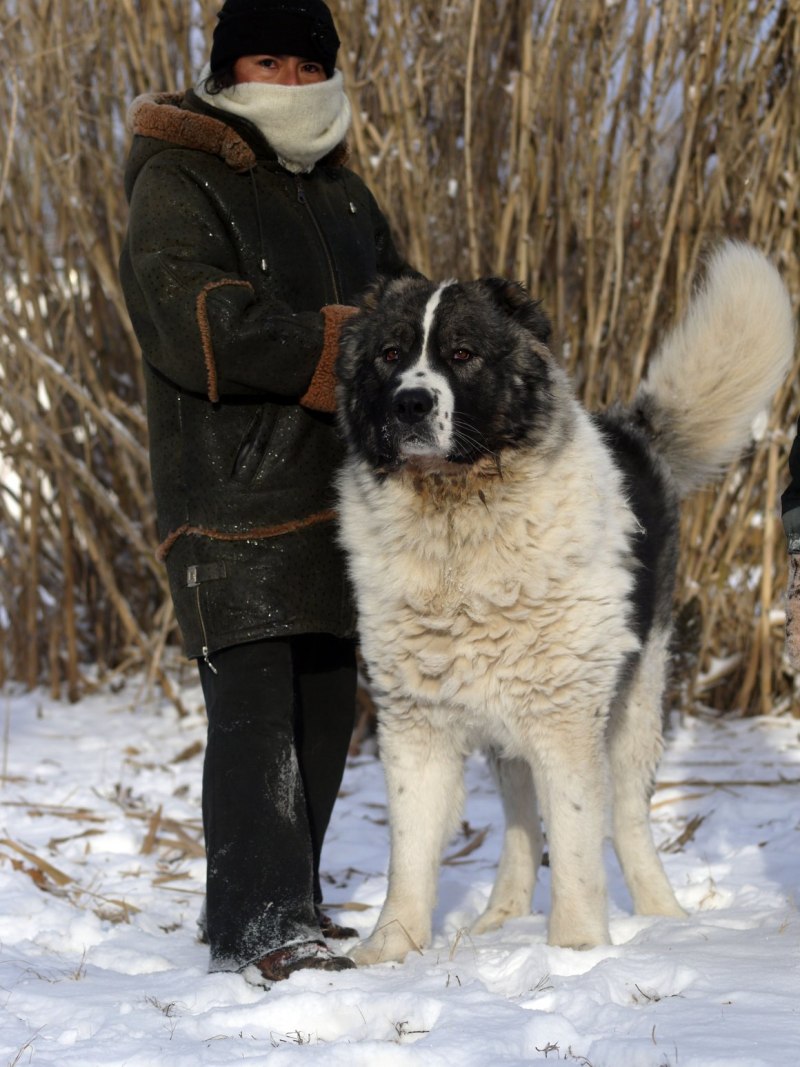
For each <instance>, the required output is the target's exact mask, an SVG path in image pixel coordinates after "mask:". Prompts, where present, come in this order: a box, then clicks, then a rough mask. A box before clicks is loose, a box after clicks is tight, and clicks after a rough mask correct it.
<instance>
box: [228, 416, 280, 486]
mask: <svg viewBox="0 0 800 1067" xmlns="http://www.w3.org/2000/svg"><path fill="white" fill-rule="evenodd" d="M275 419H276V411H275V408H274V407H273V405H272V404H265V405H264V406H263V407H261V408H259V409H258V411H257V412H256V414H255V415H254V416H253V418H252V419H251V421H250V425H249V426H248V427H247V429H246V430H245V432H244V436H243V437H242V440H241V441H240V443H239V448H238V451H237V453H236V456H235V458H234V461H233V467H232V469H231V481H233V482H237V483H238V484H240V485H247V484H249V483H250V482H252V480H253V478H254V477H255V475H256V472H257V471H258V468H259V467H260V466H261V463H262V461H263V459H264V456H265V455H266V453H267V449H268V447H269V442H270V438H271V437H272V431H273V429H274V427H275Z"/></svg>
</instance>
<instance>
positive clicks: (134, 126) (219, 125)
mask: <svg viewBox="0 0 800 1067" xmlns="http://www.w3.org/2000/svg"><path fill="white" fill-rule="evenodd" d="M183 100H184V94H183V93H145V94H143V95H142V96H137V97H136V99H135V100H134V101H133V103H132V104H131V106H130V108H129V109H128V117H127V126H128V129H129V130H130V131H131V132H132V133H134V134H139V136H141V137H153V138H155V140H157V141H167V142H168V143H169V144H173V145H177V146H178V147H179V148H193V149H197V150H199V151H201V152H209V153H210V154H211V155H214V156H220V157H221V158H222V159H224V160H225V162H226V163H227V164H228V166H229V167H233V169H234V170H249V169H250V167H254V166H255V163H256V154H255V152H254V151H253V149H252V148H251V147H250V145H248V143H247V142H246V141H245V140H244V138H243V137H241V136H240V135H239V134H238V133H237V132H236V130H234V129H233V127H231V126H229V125H228V123H227V122H223V121H222V120H221V119H215V118H213V117H212V116H211V115H203V114H201V113H200V112H198V111H190V110H188V108H185V107H181V104H182V103H183Z"/></svg>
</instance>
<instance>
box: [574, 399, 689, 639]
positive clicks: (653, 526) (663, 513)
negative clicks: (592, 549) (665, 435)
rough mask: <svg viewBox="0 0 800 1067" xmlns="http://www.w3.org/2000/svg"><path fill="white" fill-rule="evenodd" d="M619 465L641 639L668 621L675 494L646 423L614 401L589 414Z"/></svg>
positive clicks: (674, 551)
mask: <svg viewBox="0 0 800 1067" xmlns="http://www.w3.org/2000/svg"><path fill="white" fill-rule="evenodd" d="M593 418H594V420H595V423H596V425H597V426H598V427H599V428H600V430H601V431H602V434H603V438H604V440H605V442H606V444H607V445H608V448H609V449H610V451H611V453H612V455H613V457H614V462H615V463H616V465H617V467H618V468H619V470H620V471H621V472H622V475H623V479H624V485H625V492H626V494H627V497H628V502H629V504H630V506H631V509H632V511H633V513H634V515H635V516H636V521H637V522H638V524H639V532H638V534H637V535H635V536H634V537H633V539H632V543H631V554H632V555H633V557H634V559H635V560H636V563H637V566H636V571H635V579H636V584H635V586H634V589H633V593H632V606H633V618H632V620H631V621H632V624H633V627H634V629H635V631H636V634H637V636H638V637H639V639H640V640H642V641H644V640H646V638H647V636H648V634H649V633H650V631H651V629H652V628H653V626H654V625H659V626H661V627H662V628H666V627H668V626H669V623H670V618H671V613H672V593H673V587H674V580H675V569H676V567H677V564H678V533H679V515H678V496H677V493H676V492H675V489H674V487H673V486H672V483H671V480H670V478H669V475H668V473H667V472H666V469H665V467H664V464H663V463H662V461H661V460H659V459H658V457H657V456H656V454H655V453H654V451H653V447H652V443H651V442H650V439H649V437H648V434H647V432H646V430H645V429H643V428H642V427H640V426H637V425H636V423H635V422H634V420H633V419H632V418H631V417H630V416H629V415H628V414H627V413H626V412H625V411H624V410H623V409H622V408H619V407H616V408H612V409H611V410H610V411H608V412H604V413H602V414H598V415H594V416H593Z"/></svg>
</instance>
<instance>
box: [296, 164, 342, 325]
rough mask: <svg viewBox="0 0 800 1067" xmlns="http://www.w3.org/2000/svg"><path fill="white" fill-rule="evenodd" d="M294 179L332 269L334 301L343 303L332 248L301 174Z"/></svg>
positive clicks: (300, 201)
mask: <svg viewBox="0 0 800 1067" xmlns="http://www.w3.org/2000/svg"><path fill="white" fill-rule="evenodd" d="M294 180H295V185H296V186H297V200H298V202H299V203H301V204H302V205H303V207H304V208H305V209H306V211H307V212H308V217H309V218H310V219H311V222H312V224H313V226H314V229H315V230H316V231H317V237H318V238H319V243H320V244H321V245H322V251H323V252H324V253H325V259H326V260H327V262H328V270H329V271H330V276H331V283H332V285H333V293H334V297H335V300H334V303H336V304H341V302H342V298H341V295H340V293H339V284H338V282H337V281H336V271H335V269H334V266H333V257H332V256H331V250H330V248H329V247H328V242H327V241H326V239H325V234H324V233H323V232H322V227H321V226H320V224H319V222H318V221H317V216H316V215H315V214H314V209H313V208H312V207H311V204H309V202H308V198H307V196H306V191H305V189H304V188H303V179H302V178H301V177H300V175H299V174H295V176H294Z"/></svg>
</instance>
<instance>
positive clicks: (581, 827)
mask: <svg viewBox="0 0 800 1067" xmlns="http://www.w3.org/2000/svg"><path fill="white" fill-rule="evenodd" d="M771 271H772V268H771V267H768V265H767V264H766V261H765V260H763V259H762V258H761V257H760V256H758V254H757V253H752V252H750V251H748V250H743V249H741V248H740V247H739V246H726V249H725V250H724V251H723V252H722V253H721V254H720V255H719V256H717V257H716V258H715V259H714V260H713V261H712V263H711V273H710V279H709V282H708V284H707V287H706V289H705V290H704V291H703V292H702V293H701V294H700V296H699V297H698V299H697V301H696V302H695V303H694V304H693V306H692V309H691V310H690V312H689V315H688V317H687V321H686V322H685V323H684V324H683V325H682V326H681V327H679V328H678V329H677V330H676V331H675V332H674V333H673V334H672V336H671V338H670V339H669V340H668V341H667V342H666V343H665V344H664V345H663V346H662V349H661V351H660V354H659V362H658V364H657V365H656V366H654V368H653V371H652V372H651V374H650V376H649V377H648V380H647V383H646V384H645V386H643V388H645V389H647V390H648V392H649V393H650V396H651V398H652V400H651V404H654V405H655V407H656V408H657V409H658V411H661V410H662V409H663V410H664V411H665V412H666V413H667V415H665V419H664V430H663V432H664V433H665V434H666V435H667V436H668V437H669V441H668V444H669V446H670V448H671V450H672V452H671V455H672V453H674V454H675V455H676V456H678V457H679V459H680V463H681V464H682V468H681V478H682V480H683V482H684V484H689V483H691V482H693V481H695V480H696V477H699V476H700V475H697V476H695V471H698V470H699V471H700V472H702V471H705V470H707V469H709V467H716V466H717V465H718V464H719V463H720V462H722V461H723V459H724V457H728V458H730V457H731V456H732V455H733V454H735V452H736V451H737V450H739V449H740V448H741V447H742V446H743V445H744V444H745V443H746V441H747V432H748V427H749V425H750V421H751V420H752V418H753V417H754V416H755V414H756V413H757V411H758V410H759V408H760V407H762V406H763V404H764V403H765V402H766V401H767V400H768V399H769V396H770V395H771V392H772V391H773V390H774V389H775V387H776V384H777V382H778V381H779V380H780V378H781V376H782V375H783V374H785V373H786V369H787V365H788V360H789V359H790V357H791V346H792V340H791V330H790V328H789V325H788V323H787V320H786V315H785V304H786V297H785V293H784V291H783V288H782V286H780V285H779V283H778V282H776V281H774V279H773V275H772V274H770V272H771ZM754 297H755V299H756V310H755V311H754V309H753V303H752V301H753V298H754ZM740 302H741V307H739V304H740ZM751 317H752V320H753V323H752V324H751V323H750V319H751ZM734 319H735V325H734V326H732V325H731V323H732V321H733V320H734ZM742 336H745V337H746V338H747V340H746V341H745V342H744V345H743V344H742V341H741V338H742ZM556 383H557V390H559V391H560V393H561V396H560V402H559V408H560V414H559V416H558V419H559V422H560V426H559V427H558V429H557V430H554V435H553V439H552V442H551V445H550V446H549V447H548V444H547V442H545V444H544V445H542V446H537V448H536V449H535V450H532V449H520V450H509V451H508V453H507V454H505V455H504V456H503V459H502V465H503V476H502V478H500V477H497V476H494V477H493V476H491V474H489V473H484V474H483V475H480V476H479V475H478V474H464V475H462V476H461V478H460V480H459V478H458V476H445V475H435V474H428V475H424V476H423V475H418V476H416V477H415V476H414V475H412V474H411V473H400V474H395V475H392V476H390V477H387V478H385V479H376V478H375V476H374V475H373V473H372V472H371V471H370V470H369V469H368V468H367V467H366V465H364V464H363V463H362V462H361V461H360V460H358V458H356V457H351V459H350V461H349V462H348V464H347V466H346V468H345V470H344V471H343V474H342V476H341V482H340V490H341V499H340V513H341V528H342V538H343V543H344V545H345V547H346V549H347V552H348V553H349V557H350V566H351V573H352V577H353V580H354V584H355V588H356V592H357V598H358V606H359V614H360V631H361V639H362V649H363V653H364V656H365V658H366V661H367V664H368V666H369V671H370V677H371V679H372V682H373V684H374V687H375V694H376V698H377V702H378V705H379V722H380V727H379V730H380V746H381V755H382V759H383V763H384V768H385V772H386V781H387V791H388V801H389V811H390V827H391V859H390V868H389V890H388V895H387V899H386V902H385V905H384V907H383V910H382V912H381V916H380V919H379V921H378V924H377V926H376V929H375V931H374V933H373V934H372V935H371V936H370V937H369V938H368V939H367V940H366V941H364V942H363V943H361V944H360V945H359V946H357V947H356V949H355V950H354V951H353V953H352V955H353V957H354V959H355V960H356V961H357V962H358V963H375V962H378V961H383V960H400V959H403V958H404V956H405V955H406V954H407V953H408V952H409V951H410V950H412V949H415V948H417V949H420V948H423V947H425V946H426V945H427V944H429V943H430V938H431V913H432V910H433V906H434V902H435V892H436V882H437V875H438V865H439V860H440V856H441V851H442V848H443V846H444V844H445V843H446V841H447V839H448V837H449V836H450V834H451V833H452V832H453V830H454V829H455V826H456V825H457V821H458V818H459V816H460V811H461V800H462V793H463V784H462V777H463V759H464V756H465V754H466V753H468V752H469V751H470V750H471V749H473V748H474V747H476V746H480V747H484V748H488V749H492V750H494V751H496V752H497V753H498V754H499V758H498V759H497V761H496V766H497V776H498V779H499V782H500V787H501V794H502V796H503V801H504V807H505V811H506V819H507V829H506V836H505V840H504V846H503V854H502V858H501V861H500V865H499V870H498V875H497V881H496V884H495V887H494V890H493V892H492V895H491V898H490V900H489V903H488V906H487V908H486V911H485V913H484V914H483V916H481V917H480V918H479V919H478V921H477V923H476V925H475V930H476V932H481V931H483V930H487V929H491V928H492V927H495V926H498V925H500V924H501V923H502V922H503V921H504V920H505V919H507V918H508V917H509V916H516V915H523V914H527V913H528V912H529V910H530V905H531V894H532V891H533V886H534V881H535V875H536V869H537V867H538V863H539V858H540V853H541V837H540V831H539V816H538V813H537V808H536V793H538V796H539V799H540V802H541V805H542V814H543V817H544V822H545V827H546V830H547V835H548V845H549V851H550V866H551V872H552V904H551V914H550V922H549V935H548V936H549V941H550V942H551V943H552V944H557V945H563V946H571V947H576V948H580V947H586V946H590V945H596V944H598V943H603V942H607V941H608V940H609V932H608V923H607V907H606V889H605V873H604V869H603V861H602V843H603V838H604V836H605V833H606V829H607V827H606V819H607V815H608V811H609V808H610V807H611V806H612V805H611V801H612V799H613V828H612V829H613V836H614V841H615V845H616V848H617V852H618V854H619V857H620V861H621V864H622V867H623V870H624V873H625V876H626V879H627V881H628V884H629V887H630V889H631V893H632V896H633V900H634V905H635V907H636V909H637V910H638V911H643V912H647V913H655V914H662V915H673V916H678V915H682V914H683V912H682V910H681V908H680V906H679V905H678V903H677V901H676V900H675V897H674V895H673V893H672V890H671V888H670V886H669V884H668V882H667V879H666V877H665V875H664V872H663V869H662V867H661V863H660V860H659V858H658V855H657V853H656V851H655V848H654V846H653V841H652V837H651V832H650V826H649V818H648V808H649V796H650V792H651V785H652V779H653V776H654V773H655V768H656V766H657V762H658V758H659V754H660V747H661V731H660V716H661V695H662V689H663V678H664V671H665V665H666V660H667V644H668V632H667V631H666V629H664V628H662V629H657V630H656V631H655V632H654V633H653V634H652V635H651V637H650V638H649V639H648V642H647V645H646V647H645V648H644V649H643V650H642V656H641V659H640V662H639V667H638V669H637V672H636V674H635V677H634V679H633V683H632V685H631V686H630V687H629V690H628V691H627V693H626V698H625V702H624V705H623V706H621V707H616V708H612V702H613V700H614V695H615V691H616V688H617V684H618V679H619V668H620V663H621V661H622V660H623V658H624V657H625V656H626V654H627V653H630V652H634V651H635V650H636V649H637V641H636V639H635V637H634V635H633V633H632V632H631V630H630V629H629V626H628V623H627V621H626V620H627V611H628V605H627V597H628V594H629V591H630V589H631V585H632V581H633V579H632V573H631V563H630V559H629V550H628V538H629V535H630V534H631V532H632V529H633V526H634V518H633V515H632V513H631V510H630V508H629V506H628V504H627V502H626V499H625V495H624V493H623V491H622V485H621V480H620V476H619V473H618V471H617V469H616V467H615V466H614V465H613V463H612V462H611V459H610V457H609V454H608V451H607V449H606V446H605V444H604V443H603V441H602V439H601V437H600V435H599V433H598V432H597V430H596V429H595V427H594V425H593V423H592V422H591V421H590V419H589V418H588V416H587V415H586V413H585V412H584V410H583V409H582V408H581V407H580V406H579V404H578V403H577V402H576V401H575V400H574V399H573V398H572V396H571V393H570V387H569V384H568V382H567V380H566V378H565V377H563V376H561V375H560V373H559V372H558V371H556ZM730 383H733V384H730ZM564 431H566V433H564ZM565 438H566V440H567V443H566V445H565V444H564V443H563V442H564V440H565ZM612 712H613V714H612ZM610 719H611V721H612V722H613V729H611V730H609V729H608V726H609V720H610ZM534 782H535V784H536V791H535V792H534V785H533V783H534Z"/></svg>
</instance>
